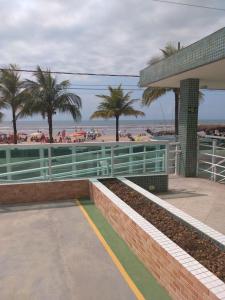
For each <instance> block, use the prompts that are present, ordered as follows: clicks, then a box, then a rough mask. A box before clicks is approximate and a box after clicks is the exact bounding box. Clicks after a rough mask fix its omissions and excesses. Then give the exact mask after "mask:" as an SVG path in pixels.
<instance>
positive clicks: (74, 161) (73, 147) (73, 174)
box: [72, 145, 77, 177]
mask: <svg viewBox="0 0 225 300" xmlns="http://www.w3.org/2000/svg"><path fill="white" fill-rule="evenodd" d="M76 160H77V157H76V146H74V145H73V146H72V163H73V164H72V177H76V170H77V168H76Z"/></svg>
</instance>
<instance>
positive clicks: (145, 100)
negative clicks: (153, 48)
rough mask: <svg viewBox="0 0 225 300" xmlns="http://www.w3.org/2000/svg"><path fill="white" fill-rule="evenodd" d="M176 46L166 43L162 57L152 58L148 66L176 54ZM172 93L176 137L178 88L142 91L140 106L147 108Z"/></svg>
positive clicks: (177, 49) (154, 88)
mask: <svg viewBox="0 0 225 300" xmlns="http://www.w3.org/2000/svg"><path fill="white" fill-rule="evenodd" d="M179 48H180V47H179V46H178V47H177V48H176V47H174V46H173V45H172V44H170V43H168V44H167V45H166V46H165V48H164V49H160V50H161V52H162V54H163V57H153V58H152V59H151V60H150V61H149V62H148V64H149V65H153V64H155V63H157V62H158V61H160V60H161V59H163V58H167V57H169V56H171V55H173V54H175V53H176V52H178V51H179V50H180V49H179ZM171 91H173V92H174V97H175V135H176V136H178V116H179V99H180V89H179V88H160V87H148V88H147V89H145V90H144V93H143V96H142V104H144V105H147V106H149V105H150V104H152V102H154V101H155V100H157V99H158V98H159V97H161V96H163V95H165V94H166V93H167V92H171Z"/></svg>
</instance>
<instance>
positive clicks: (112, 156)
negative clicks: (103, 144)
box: [111, 146, 114, 177]
mask: <svg viewBox="0 0 225 300" xmlns="http://www.w3.org/2000/svg"><path fill="white" fill-rule="evenodd" d="M113 176H114V146H111V177H113Z"/></svg>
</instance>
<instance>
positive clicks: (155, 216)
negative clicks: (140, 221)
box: [101, 179, 225, 282]
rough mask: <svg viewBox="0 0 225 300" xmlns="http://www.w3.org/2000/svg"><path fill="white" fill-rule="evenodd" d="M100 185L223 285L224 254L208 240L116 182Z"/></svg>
mask: <svg viewBox="0 0 225 300" xmlns="http://www.w3.org/2000/svg"><path fill="white" fill-rule="evenodd" d="M101 182H102V183H103V184H104V185H105V186H106V187H107V188H109V189H110V190H111V191H112V192H113V193H114V194H116V195H117V196H118V197H119V198H121V199H122V200H123V201H124V202H125V203H127V204H128V205H129V206H130V207H132V208H133V209H134V210H135V211H137V212H138V213H139V214H140V215H141V216H143V217H144V218H145V219H146V220H147V221H149V222H150V223H151V224H152V225H154V226H155V227H156V228H158V229H159V230H160V231H161V232H162V233H164V234H165V235H166V236H167V237H168V238H170V239H171V240H172V241H173V242H175V243H176V244H177V245H178V246H180V247H181V248H182V249H183V250H185V251H186V252H187V253H189V254H190V255H191V256H192V257H193V258H195V259H196V260H197V261H199V262H200V263H201V264H202V265H203V266H205V267H206V268H207V269H208V270H209V271H211V272H212V273H214V274H215V275H216V276H217V277H218V278H219V279H221V280H222V281H223V282H225V252H224V251H223V250H221V249H220V248H219V247H218V246H217V245H216V244H215V243H214V242H213V241H212V240H210V239H207V238H206V237H203V236H202V235H201V234H200V233H199V232H198V231H197V230H196V231H195V230H194V229H193V228H191V227H189V226H187V225H186V224H185V223H183V222H182V221H180V220H178V219H176V218H175V217H174V216H173V215H172V214H170V213H169V212H168V211H167V210H165V209H164V208H162V207H160V206H159V205H157V204H155V203H153V202H152V201H151V200H149V199H147V198H146V197H144V196H143V195H141V194H140V193H138V192H137V191H135V190H134V189H132V188H130V187H128V186H127V185H126V184H124V183H122V182H121V181H119V180H118V179H102V180H101Z"/></svg>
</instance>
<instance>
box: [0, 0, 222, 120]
mask: <svg viewBox="0 0 225 300" xmlns="http://www.w3.org/2000/svg"><path fill="white" fill-rule="evenodd" d="M177 1H179V2H183V3H195V4H199V5H209V6H215V7H224V8H225V1H224V0H195V1H192V0H177ZM0 4H1V7H0V20H1V26H0V49H1V55H0V65H1V66H6V65H8V64H9V63H16V64H18V65H19V66H20V67H21V68H34V67H35V66H36V65H37V64H38V65H40V66H42V67H43V68H44V67H48V68H51V70H58V71H74V72H96V73H98V72H105V73H119V74H124V73H126V74H139V71H140V70H141V69H142V68H144V67H145V66H146V62H147V61H148V60H149V59H150V58H151V57H152V56H154V55H157V54H159V49H160V48H163V47H164V46H165V44H166V43H167V42H169V41H171V42H173V43H175V44H177V42H178V41H180V42H181V44H182V45H184V46H187V45H189V44H190V43H192V42H195V41H197V40H199V39H200V38H202V37H204V36H206V35H208V34H210V33H212V32H214V31H216V30H218V29H220V28H221V27H223V26H224V25H225V12H224V11H214V10H207V9H201V8H191V7H187V6H178V5H172V4H166V3H159V2H156V1H152V0H82V1H80V0H64V1H63V0H47V1H46V0H0ZM58 79H59V80H61V79H64V78H63V77H59V78H58ZM69 79H70V80H71V83H73V84H74V85H75V84H103V85H106V84H119V83H123V84H136V83H137V80H136V79H126V80H125V79H124V78H119V79H113V78H107V79H106V78H101V77H78V76H73V77H70V78H69ZM133 88H134V87H133ZM105 92H106V91H83V90H77V91H76V93H77V94H79V95H80V96H81V97H82V100H83V111H82V115H83V119H84V120H85V119H88V118H89V116H90V114H91V113H92V112H93V111H94V110H95V108H96V106H97V104H98V103H99V100H98V98H96V97H95V95H96V94H97V93H105ZM140 96H141V91H135V92H133V97H135V98H140ZM224 101H225V93H222V92H216V93H212V92H210V93H206V95H205V102H204V104H202V105H201V108H200V118H202V119H203V118H205V119H208V118H211V119H216V118H219V119H224V120H225V109H224V108H225V105H224V103H225V102H224ZM173 106H174V103H173V95H172V94H168V95H167V96H165V97H162V98H161V99H160V100H159V101H157V102H156V103H155V104H154V105H152V106H151V107H150V108H148V109H147V110H146V108H145V112H146V119H163V118H166V119H171V118H172V117H173V116H174V113H173V111H174V107H173ZM58 118H59V119H62V118H63V116H58ZM6 119H8V120H10V115H9V113H8V112H7V113H6Z"/></svg>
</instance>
